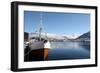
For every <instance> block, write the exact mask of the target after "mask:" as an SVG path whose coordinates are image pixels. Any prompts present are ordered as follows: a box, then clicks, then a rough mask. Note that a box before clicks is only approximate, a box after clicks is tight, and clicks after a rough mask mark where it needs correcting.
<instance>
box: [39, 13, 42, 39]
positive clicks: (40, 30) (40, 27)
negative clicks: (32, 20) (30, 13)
mask: <svg viewBox="0 0 100 73" xmlns="http://www.w3.org/2000/svg"><path fill="white" fill-rule="evenodd" d="M41 32H42V12H41V13H40V26H39V40H40V41H41Z"/></svg>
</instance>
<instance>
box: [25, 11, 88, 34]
mask: <svg viewBox="0 0 100 73" xmlns="http://www.w3.org/2000/svg"><path fill="white" fill-rule="evenodd" d="M40 13H41V12H34V11H24V31H25V32H29V33H30V32H35V30H36V29H37V27H38V26H39V23H40ZM42 15H43V29H44V30H45V31H46V32H47V33H54V34H61V35H62V34H63V35H67V34H69V35H73V34H83V33H86V32H88V31H90V15H89V14H80V13H55V12H42Z"/></svg>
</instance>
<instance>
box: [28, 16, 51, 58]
mask: <svg viewBox="0 0 100 73" xmlns="http://www.w3.org/2000/svg"><path fill="white" fill-rule="evenodd" d="M40 18H41V19H40V26H39V29H38V36H37V37H36V39H35V38H34V39H30V40H29V47H30V49H31V50H32V52H33V55H34V56H36V57H38V58H42V59H43V60H48V51H49V49H50V42H49V40H48V39H47V35H45V38H42V37H41V33H42V29H43V28H42V15H41V17H40ZM37 38H38V39H37Z"/></svg>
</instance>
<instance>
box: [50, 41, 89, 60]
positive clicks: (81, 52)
mask: <svg viewBox="0 0 100 73" xmlns="http://www.w3.org/2000/svg"><path fill="white" fill-rule="evenodd" d="M51 48H52V49H50V51H49V60H63V59H87V58H90V43H89V42H69V41H68V42H51Z"/></svg>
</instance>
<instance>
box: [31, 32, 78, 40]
mask: <svg viewBox="0 0 100 73" xmlns="http://www.w3.org/2000/svg"><path fill="white" fill-rule="evenodd" d="M38 36H39V35H38V33H29V37H38ZM46 36H47V38H49V39H58V40H68V39H75V38H77V37H78V36H76V35H74V36H73V35H58V34H52V33H41V37H42V38H46Z"/></svg>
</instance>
